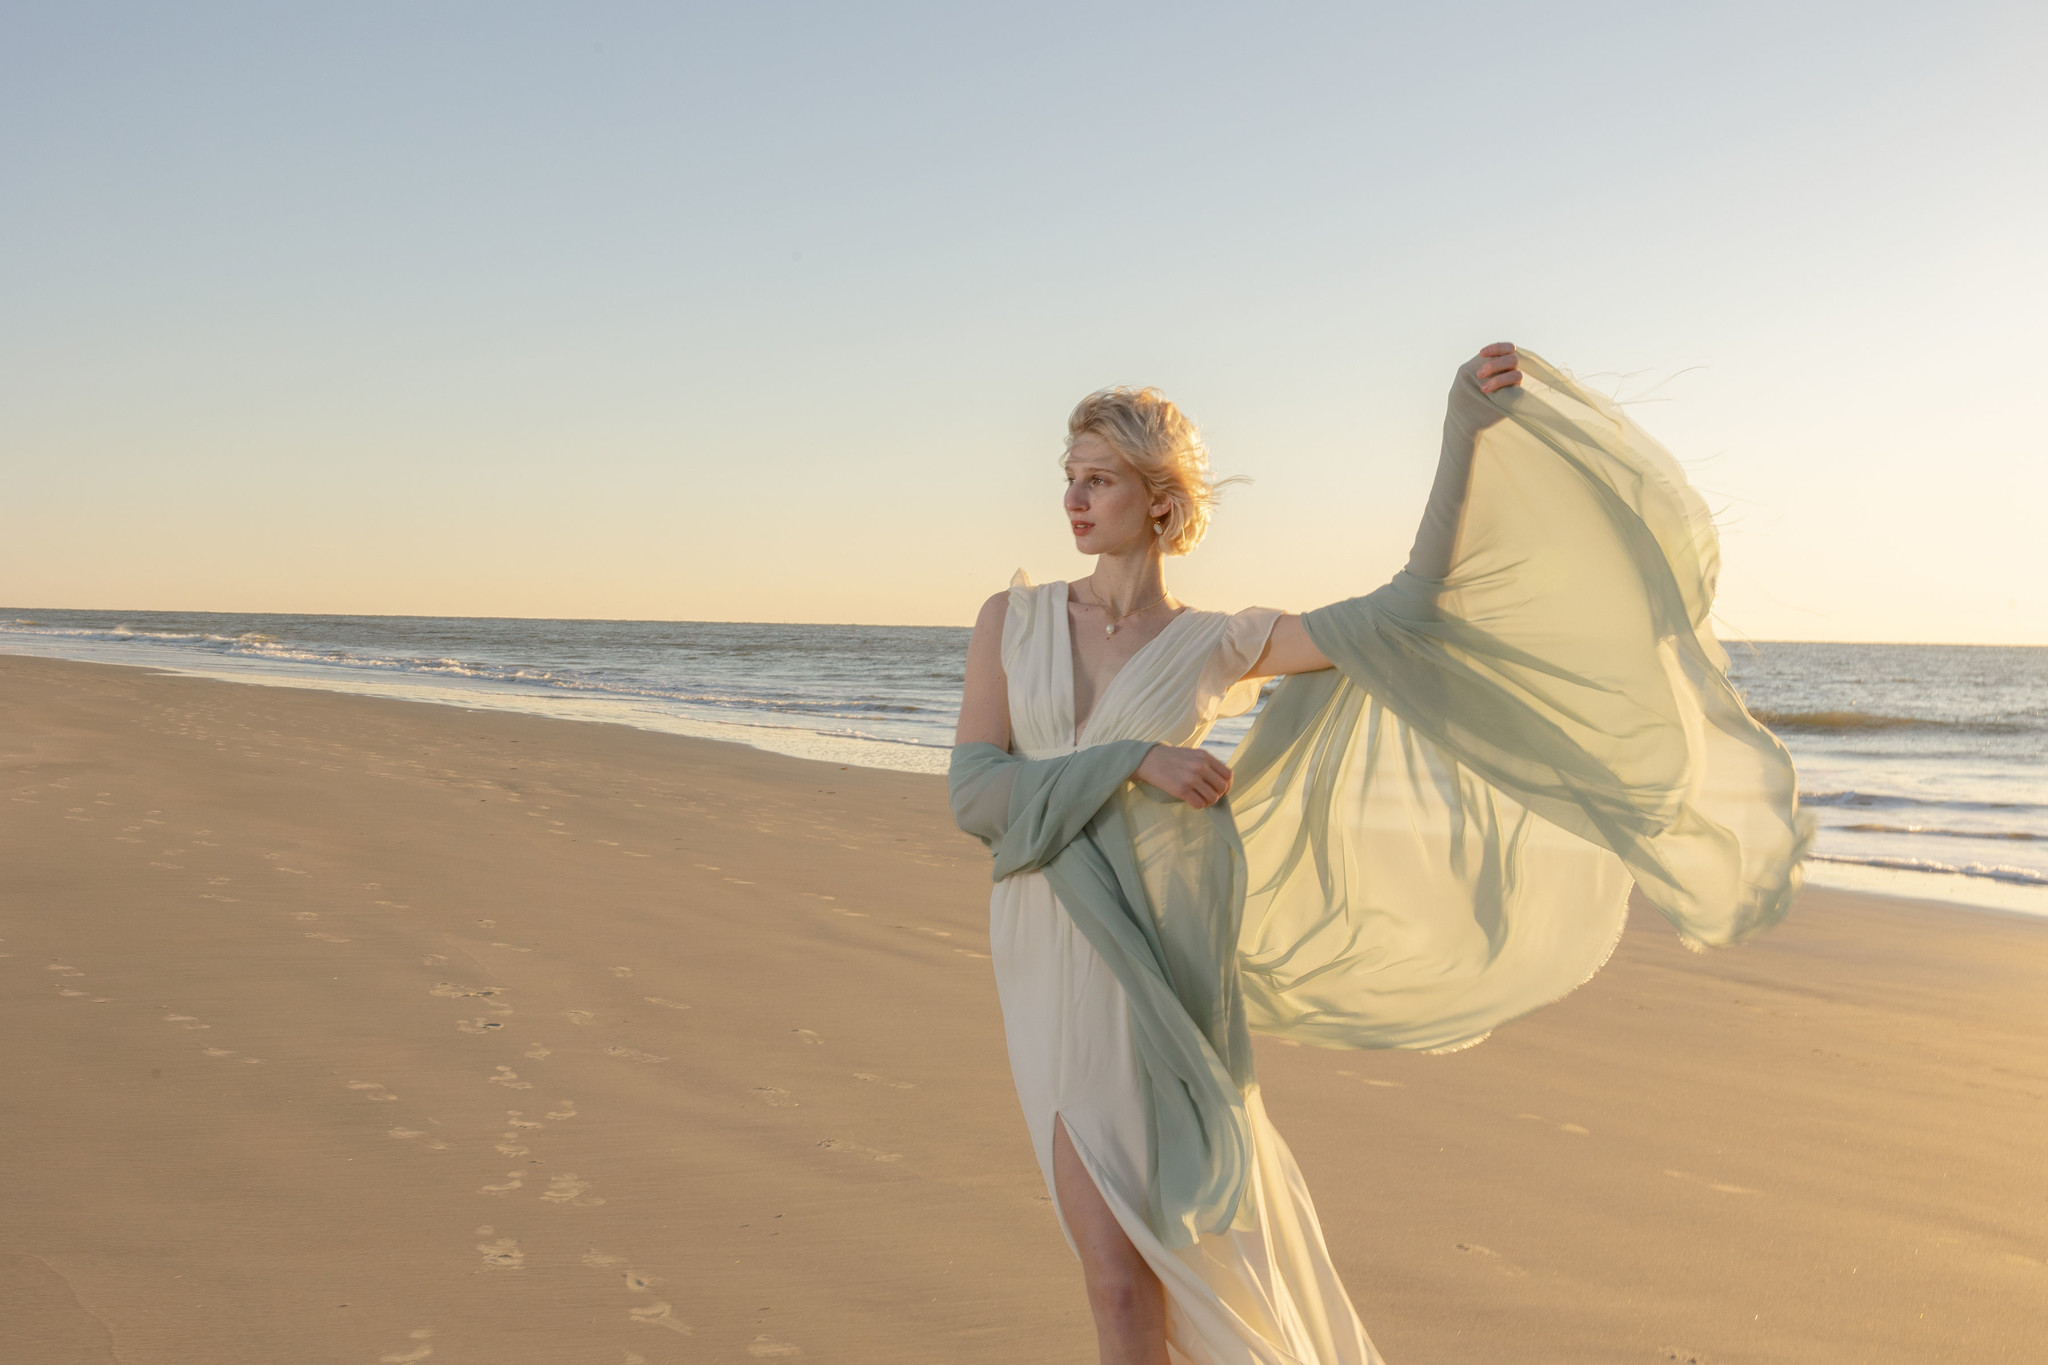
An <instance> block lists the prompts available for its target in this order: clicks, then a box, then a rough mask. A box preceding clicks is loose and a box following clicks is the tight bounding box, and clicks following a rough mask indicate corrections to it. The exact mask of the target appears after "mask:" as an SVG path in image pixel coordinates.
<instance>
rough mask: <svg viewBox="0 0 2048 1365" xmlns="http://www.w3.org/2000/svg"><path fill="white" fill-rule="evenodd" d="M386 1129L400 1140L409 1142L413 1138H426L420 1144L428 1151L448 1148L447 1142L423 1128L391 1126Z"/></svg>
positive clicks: (440, 1150) (439, 1150)
mask: <svg viewBox="0 0 2048 1365" xmlns="http://www.w3.org/2000/svg"><path fill="white" fill-rule="evenodd" d="M386 1131H387V1132H388V1133H389V1135H390V1136H392V1137H395V1138H397V1139H398V1140H399V1141H400V1142H411V1141H412V1140H413V1139H415V1138H426V1139H427V1141H425V1142H423V1143H421V1144H420V1145H421V1146H422V1147H425V1148H426V1149H427V1150H428V1151H430V1152H445V1151H447V1150H448V1144H447V1143H445V1142H442V1141H439V1140H438V1139H436V1138H434V1137H432V1136H431V1135H430V1134H429V1133H428V1132H427V1130H426V1129H424V1128H391V1129H387V1130H386Z"/></svg>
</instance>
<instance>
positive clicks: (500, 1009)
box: [427, 981, 512, 1014]
mask: <svg viewBox="0 0 2048 1365" xmlns="http://www.w3.org/2000/svg"><path fill="white" fill-rule="evenodd" d="M504 993H505V988H504V987H502V986H458V985H456V984H455V983H454V982H452V981H443V982H441V983H440V984H439V985H437V986H435V987H434V988H433V989H432V990H430V991H428V992H427V994H428V995H433V996H439V997H440V998H441V999H443V1000H482V1001H485V1002H486V1004H485V1006H484V1008H486V1009H488V1010H490V1011H491V1012H492V1013H493V1014H510V1013H512V1007H511V1006H510V1005H508V1004H506V1003H505V1002H504V1001H502V1000H499V999H497V997H498V996H500V995H503V994H504Z"/></svg>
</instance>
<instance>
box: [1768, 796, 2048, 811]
mask: <svg viewBox="0 0 2048 1365" xmlns="http://www.w3.org/2000/svg"><path fill="white" fill-rule="evenodd" d="M1799 804H1800V805H1802V806H1830V807H1839V808H1847V809H1850V810H1903V809H1906V808H1908V807H1912V808H1917V809H1921V810H1929V809H1939V810H1957V811H1979V810H1995V811H2038V810H2048V806H2039V805H2032V804H2030V803H2028V802H2025V801H1957V800H1952V799H1934V798H1928V797H1920V796H1899V795H1897V794H1895V793H1892V792H1861V791H1839V792H1801V793H1799Z"/></svg>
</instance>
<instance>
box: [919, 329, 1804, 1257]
mask: <svg viewBox="0 0 2048 1365" xmlns="http://www.w3.org/2000/svg"><path fill="white" fill-rule="evenodd" d="M1521 365H1522V370H1523V372H1524V374H1525V376H1526V379H1525V382H1524V383H1523V385H1521V386H1520V387H1516V388H1509V389H1504V390H1501V391H1499V392H1497V393H1494V394H1491V395H1488V394H1482V393H1480V391H1479V387H1478V384H1477V381H1476V377H1475V374H1474V370H1473V367H1472V366H1467V367H1466V368H1465V369H1464V370H1461V371H1460V372H1459V375H1458V378H1457V381H1456V382H1455V383H1454V385H1453V386H1452V390H1451V398H1450V406H1449V411H1448V414H1447V416H1446V419H1445V424H1444V444H1443V453H1442V458H1441V460H1440V463H1439V466H1438V474H1437V481H1436V486H1435V488H1434V490H1433V491H1432V494H1431V498H1430V503H1429V507H1428V510H1427V513H1426V514H1425V517H1424V520H1423V525H1422V530H1421V532H1420V534H1419V535H1418V537H1417V540H1416V544H1415V550H1414V552H1413V554H1412V555H1411V557H1410V560H1409V564H1408V568H1407V569H1406V571H1404V572H1403V573H1401V574H1399V575H1397V576H1396V577H1395V579H1394V581H1393V582H1392V583H1390V584H1388V585H1387V586H1386V587H1384V588H1381V589H1380V590H1378V591H1377V592H1374V593H1372V594H1370V595H1368V596H1365V597H1359V598H1354V599H1351V600H1349V601H1345V602H1339V603H1336V604H1334V605H1332V606H1328V607H1324V608H1322V609H1320V610H1318V611H1314V612H1310V613H1308V614H1307V615H1306V617H1305V618H1304V622H1305V625H1306V626H1307V629H1308V632H1309V635H1310V637H1311V638H1313V639H1314V640H1315V642H1316V643H1317V645H1318V646H1319V647H1320V648H1321V649H1322V650H1323V652H1324V653H1325V654H1326V655H1328V656H1329V658H1330V659H1331V660H1332V661H1333V662H1334V663H1335V664H1336V665H1337V667H1336V668H1335V669H1332V670H1327V671H1324V672H1321V673H1313V674H1303V675H1299V676H1297V677H1294V678H1290V679H1288V680H1287V681H1286V682H1285V683H1284V684H1283V685H1282V686H1281V687H1280V688H1279V690H1278V691H1277V692H1276V693H1275V695H1274V696H1273V697H1272V698H1271V699H1270V700H1269V701H1268V703H1267V705H1266V707H1265V709H1264V711H1263V712H1262V714H1261V715H1260V718H1259V720H1258V722H1257V724H1255V725H1254V726H1253V728H1252V731H1251V733H1250V734H1249V735H1248V736H1247V737H1246V739H1245V741H1244V743H1243V744H1242V745H1240V746H1239V748H1238V751H1237V753H1236V754H1235V755H1234V757H1233V764H1234V767H1235V771H1236V783H1235V787H1234V789H1233V792H1232V796H1231V799H1230V802H1229V806H1228V809H1229V810H1230V812H1231V817H1230V818H1229V819H1225V818H1223V817H1222V815H1221V811H1222V810H1223V809H1224V808H1221V807H1219V808H1214V809H1212V810H1210V811H1205V812H1193V811H1189V810H1188V809H1187V808H1186V807H1185V806H1179V805H1177V804H1176V803H1171V802H1167V801H1165V800H1163V799H1162V798H1159V796H1158V794H1157V793H1154V792H1152V789H1151V788H1149V787H1144V786H1142V785H1133V784H1131V783H1130V782H1129V780H1128V779H1129V777H1130V774H1131V773H1132V772H1133V771H1135V770H1136V767H1137V765H1138V763H1139V762H1140V761H1141V760H1142V758H1143V754H1144V749H1145V747H1146V746H1144V745H1142V744H1134V743H1125V744H1118V745H1104V746H1100V747H1099V748H1091V749H1086V750H1082V751H1081V752H1080V753H1078V754H1075V755H1072V756H1071V757H1069V758H1062V759H1052V760H1043V761H1028V762H1027V761H1025V760H1019V759H1015V758H1012V757H1011V756H1009V755H1007V754H1003V753H1002V752H1001V751H1000V750H996V749H994V748H993V747H992V746H987V745H966V746H962V747H961V749H960V750H956V752H955V757H954V765H953V788H954V801H955V808H956V812H958V813H959V814H960V817H961V824H962V827H963V828H966V829H968V830H969V831H970V832H972V833H975V834H977V835H979V836H980V837H982V838H983V839H985V840H988V841H989V842H990V844H991V846H992V847H994V848H995V849H996V853H997V861H996V868H995V875H996V877H997V878H998V879H1000V878H1002V877H1005V876H1008V875H1010V873H1011V872H1014V871H1017V870H1020V869H1023V868H1026V867H1042V868H1043V869H1044V870H1045V873H1046V876H1047V877H1048V879H1049V880H1051V882H1052V884H1053V889H1054V891H1055V892H1056V893H1057V894H1058V895H1059V897H1060V900H1061V902H1062V903H1063V904H1064V905H1065V906H1066V907H1067V909H1068V911H1069V913H1071V914H1072V915H1073V916H1074V919H1075V923H1076V925H1077V926H1078V927H1079V928H1080V930H1081V931H1082V933H1083V934H1084V935H1086V936H1087V937H1088V939H1089V941H1090V943H1091V944H1093V945H1094V946H1095V948H1096V949H1097V951H1098V952H1100V953H1101V954H1102V956H1103V958H1104V960H1105V961H1106V962H1107V964H1108V965H1109V967H1110V968H1111V970H1112V971H1113V972H1114V973H1115V974H1116V976H1117V978H1118V980H1119V981H1120V982H1122V984H1123V985H1124V988H1125V990H1126V992H1127V993H1128V994H1129V995H1130V997H1131V1005H1132V1017H1133V1028H1134V1031H1135V1034H1136V1037H1137V1041H1138V1055H1139V1062H1140V1065H1141V1067H1142V1068H1143V1070H1144V1072H1145V1075H1146V1083H1147V1095H1146V1100H1147V1103H1148V1107H1149V1111H1150V1113H1151V1115H1152V1142H1153V1153H1152V1165H1153V1192H1152V1193H1153V1209H1152V1221H1153V1224H1154V1228H1155V1230H1156V1231H1158V1233H1159V1234H1160V1236H1161V1237H1162V1239H1164V1240H1165V1241H1166V1242H1167V1244H1168V1245H1169V1246H1184V1245H1187V1244H1188V1243H1189V1242H1190V1241H1192V1240H1193V1239H1194V1237H1196V1236H1197V1235H1200V1234H1202V1233H1208V1232H1215V1231H1221V1230H1223V1229H1225V1228H1228V1227H1231V1226H1233V1225H1234V1224H1236V1223H1237V1222H1239V1211H1240V1202H1241V1197H1242V1191H1243V1184H1244V1179H1245V1175H1246V1171H1247V1169H1248V1167H1247V1161H1248V1131H1247V1128H1246V1125H1245V1122H1244V1110H1243V1102H1242V1093H1243V1091H1244V1089H1245V1088H1246V1087H1247V1086H1249V1085H1251V1084H1252V1083H1253V1077H1252V1068H1251V1064H1250V1059H1249V1052H1248V1049H1247V1048H1246V1047H1245V1046H1244V1043H1243V1041H1242V1039H1243V1035H1244V1030H1245V1028H1246V1026H1247V1025H1249V1027H1250V1028H1252V1029H1256V1030H1258V1031H1261V1032H1269V1033H1275V1034H1280V1035H1282V1036H1286V1037H1291V1038H1295V1039H1297V1040H1300V1041H1304V1042H1312V1043H1317V1044H1320V1045H1324V1046H1332V1047H1404V1048H1425V1049H1433V1050H1443V1049H1450V1048H1456V1047H1462V1046H1467V1045H1469V1044H1471V1043H1474V1042H1477V1041H1479V1040H1480V1039H1482V1038H1484V1037H1485V1036H1486V1034H1487V1032H1488V1031H1490V1030H1491V1029H1493V1028H1494V1027H1496V1026H1497V1025H1499V1024H1500V1023H1503V1022H1505V1021H1507V1020H1509V1019H1513V1018H1516V1017H1517V1016H1519V1015H1522V1014H1525V1013H1527V1012H1529V1011H1530V1010H1533V1009H1536V1008H1538V1007H1540V1006H1542V1005H1544V1004H1546V1003H1548V1002H1550V1001H1552V1000H1555V999H1556V998H1558V997H1559V996H1561V995H1563V994H1565V993H1566V992H1567V991H1569V990H1571V989H1572V988H1573V987H1575V986H1577V985H1578V984H1580V983H1581V982H1583V981H1584V980H1585V979H1586V978H1587V977H1588V976H1590V975H1591V974H1592V973H1593V972H1595V971H1597V970H1598V969H1599V967H1600V965H1601V964H1602V963H1604V962H1605V961H1606V959H1607V957H1608V955H1609V954H1610V953H1611V952H1612V950H1613V946H1614V943H1615V941H1616V940H1617V939H1618V937H1619V935H1620V932H1621V926H1622V922H1623V918H1624V916H1625V902H1626V898H1627V894H1628V890H1629V887H1630V885H1631V883H1632V882H1633V883H1634V884H1636V885H1639V886H1640V887H1641V889H1642V891H1643V894H1644V895H1645V896H1646V897H1647V898H1648V899H1649V900H1650V901H1651V903H1653V904H1654V905H1656V906H1657V908H1658V909H1659V910H1661V911H1662V912H1663V913H1664V915H1665V916H1666V917H1667V918H1668V919H1670V920H1671V922H1672V923H1673V924H1674V925H1675V926H1676V927H1677V928H1678V930H1679V932H1680V934H1681V935H1682V936H1683V937H1684V939H1685V940H1686V942H1687V943H1688V944H1691V945H1693V946H1699V945H1705V944H1727V943H1734V942H1738V941H1740V940H1742V939H1744V938H1746V937H1748V936H1749V935H1751V934H1754V933H1756V932H1758V931H1760V930H1762V929H1764V928H1766V927H1768V926H1769V925H1771V924H1774V923H1776V922H1777V921H1778V920H1779V919H1781V918H1782V917H1783V916H1784V914H1785V911H1786V908H1787V906H1788V905H1789V904H1790V901H1791V898H1792V896H1793V893H1794V892H1795V890H1796V889H1797V886H1798V871H1799V869H1798V864H1799V860H1800V858H1801V857H1802V856H1803V855H1804V852H1805V849H1806V845H1807V843H1808V841H1809V839H1810V837H1811V834H1810V829H1811V822H1810V820H1809V819H1808V817H1806V816H1804V815H1803V814H1802V813H1801V812H1800V811H1799V809H1798V801H1797V789H1796V785H1795V782H1794V776H1793V772H1792V765H1791V761H1790V759H1789V758H1788V756H1787V755H1786V753H1785V751H1784V749H1783V747H1782V746H1781V745H1779V744H1778V742H1777V741H1776V739H1774V738H1773V737H1772V736H1771V735H1770V734H1769V732H1767V731H1765V730H1764V729H1763V728H1762V727H1760V726H1758V725H1757V724H1756V723H1755V722H1754V721H1753V720H1751V719H1750V717H1749V715H1748V713H1747V712H1746V711H1745V710H1744V709H1743V707H1742V703H1741V700H1740V698H1739V697H1738V696H1737V694H1736V692H1735V691H1734V689H1733V687H1732V686H1731V685H1730V684H1729V681H1728V678H1727V674H1726V667H1727V660H1726V656H1725V655H1724V654H1723V653H1722V651H1721V648H1720V646H1719V645H1718V644H1717V643H1716V642H1715V640H1714V637H1713V634H1712V631H1711V628H1710V627H1709V624H1708V611H1709V608H1710V606H1711V604H1712V600H1713V589H1714V578H1715V574H1716V572H1717V570H1718V565H1719V551H1718V546H1717V541H1716V538H1715V534H1714V528H1713V522H1712V519H1711V517H1710V516H1709V514H1708V512H1707V509H1706V507H1705V505H1704V503H1703V502H1702V501H1701V499H1700V498H1699V496H1698V494H1696V493H1695V492H1694V491H1693V490H1692V489H1691V488H1690V487H1689V486H1688V485H1687V484H1686V481H1685V478H1684V474H1683V472H1682V470H1681V469H1680V468H1679V466H1678V464H1677V462H1676V461H1675V460H1673V459H1672V458H1671V456H1670V455H1669V454H1667V453H1666V452H1665V451H1664V450H1663V449H1662V448H1661V447H1659V446H1658V445H1657V443H1656V442H1655V441H1653V440H1652V439H1651V438H1650V437H1649V436H1648V435H1647V434H1645V433H1644V432H1643V431H1642V430H1641V429H1640V428H1638V427H1637V426H1636V425H1635V424H1634V423H1633V422H1632V421H1631V420H1630V419H1629V418H1628V417H1627V416H1626V414H1624V413H1623V412H1621V411H1620V409H1618V408H1616V407H1615V406H1614V405H1612V404H1611V403H1609V402H1607V401H1606V400H1605V399H1603V398H1601V397H1599V396H1598V395H1596V394H1593V393H1591V392H1589V391H1587V390H1585V389H1583V388H1581V387H1579V386H1578V385H1577V384H1575V383H1574V382H1573V381H1571V380H1570V379H1569V378H1567V377H1566V376H1565V375H1563V374H1562V373H1560V372H1559V371H1557V370H1556V369H1554V368H1553V367H1551V366H1550V365H1548V364H1546V363H1544V362H1543V361H1541V360H1540V359H1538V358H1537V357H1535V356H1533V355H1530V354H1528V353H1527V352H1523V353H1522V360H1521ZM1044 765H1050V766H1044ZM1070 851H1072V856H1069V855H1070Z"/></svg>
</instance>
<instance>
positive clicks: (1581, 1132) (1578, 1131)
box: [1557, 1123, 1593, 1137]
mask: <svg viewBox="0 0 2048 1365" xmlns="http://www.w3.org/2000/svg"><path fill="white" fill-rule="evenodd" d="M1557 1131H1558V1132H1560V1133H1571V1134H1574V1135H1576V1136H1578V1137H1591V1136H1592V1133H1593V1130H1592V1129H1590V1128H1581V1127H1579V1125H1578V1124H1576V1123H1560V1124H1558V1125H1557Z"/></svg>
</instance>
